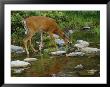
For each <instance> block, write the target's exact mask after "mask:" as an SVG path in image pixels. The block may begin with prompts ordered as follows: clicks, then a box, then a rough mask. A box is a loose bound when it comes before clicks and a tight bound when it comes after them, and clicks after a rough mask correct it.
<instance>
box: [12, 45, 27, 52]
mask: <svg viewBox="0 0 110 87" xmlns="http://www.w3.org/2000/svg"><path fill="white" fill-rule="evenodd" d="M11 52H15V53H23V52H25V50H24V49H23V48H22V47H20V46H14V45H11Z"/></svg>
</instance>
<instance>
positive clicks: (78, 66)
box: [74, 64, 84, 70]
mask: <svg viewBox="0 0 110 87" xmlns="http://www.w3.org/2000/svg"><path fill="white" fill-rule="evenodd" d="M82 69H84V66H83V65H82V64H79V65H77V66H75V67H74V70H82Z"/></svg>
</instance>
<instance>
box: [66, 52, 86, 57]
mask: <svg viewBox="0 0 110 87" xmlns="http://www.w3.org/2000/svg"><path fill="white" fill-rule="evenodd" d="M84 55H85V53H83V52H72V53H69V54H66V56H84Z"/></svg>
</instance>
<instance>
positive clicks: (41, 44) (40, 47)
mask: <svg viewBox="0 0 110 87" xmlns="http://www.w3.org/2000/svg"><path fill="white" fill-rule="evenodd" d="M42 47H43V32H41V42H40V45H39V50H41V49H42Z"/></svg>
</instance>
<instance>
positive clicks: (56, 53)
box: [51, 51, 66, 55]
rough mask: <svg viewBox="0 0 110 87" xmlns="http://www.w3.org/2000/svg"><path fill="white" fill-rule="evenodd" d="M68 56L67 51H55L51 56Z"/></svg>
mask: <svg viewBox="0 0 110 87" xmlns="http://www.w3.org/2000/svg"><path fill="white" fill-rule="evenodd" d="M63 54H66V51H55V52H51V55H63Z"/></svg>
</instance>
